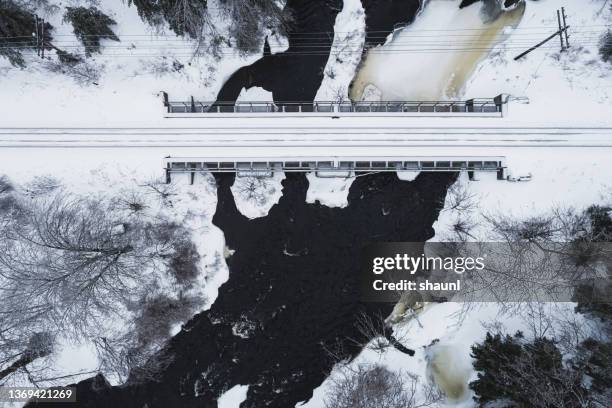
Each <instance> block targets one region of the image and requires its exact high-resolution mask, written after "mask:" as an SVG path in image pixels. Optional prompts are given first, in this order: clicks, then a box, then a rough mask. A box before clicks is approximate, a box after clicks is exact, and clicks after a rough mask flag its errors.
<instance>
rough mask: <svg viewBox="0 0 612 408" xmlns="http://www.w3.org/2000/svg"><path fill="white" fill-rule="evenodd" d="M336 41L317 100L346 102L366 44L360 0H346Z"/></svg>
mask: <svg viewBox="0 0 612 408" xmlns="http://www.w3.org/2000/svg"><path fill="white" fill-rule="evenodd" d="M334 32H335V34H334V42H333V45H332V49H331V52H330V55H329V59H328V61H327V65H326V66H325V71H324V74H325V76H324V77H323V82H322V83H321V87H320V88H319V91H318V92H317V96H316V97H315V100H318V101H343V100H347V99H348V89H349V85H350V83H351V81H352V80H353V77H354V76H355V71H356V70H357V66H358V65H359V63H360V62H361V50H363V47H364V45H365V37H366V35H365V32H366V25H365V12H364V10H363V6H362V4H361V1H360V0H344V7H343V8H342V11H341V12H340V13H338V16H337V17H336V23H335V25H334Z"/></svg>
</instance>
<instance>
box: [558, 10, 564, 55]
mask: <svg viewBox="0 0 612 408" xmlns="http://www.w3.org/2000/svg"><path fill="white" fill-rule="evenodd" d="M557 21H558V22H559V31H558V33H559V40H561V52H563V51H565V44H564V43H563V26H562V25H561V12H560V11H559V10H557Z"/></svg>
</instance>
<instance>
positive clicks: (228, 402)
mask: <svg viewBox="0 0 612 408" xmlns="http://www.w3.org/2000/svg"><path fill="white" fill-rule="evenodd" d="M248 391H249V386H248V385H235V386H234V387H232V388H230V389H229V390H227V391H226V392H225V393H223V395H221V397H219V400H218V401H217V405H218V407H219V408H240V404H241V403H243V402H244V400H246V398H247V392H248Z"/></svg>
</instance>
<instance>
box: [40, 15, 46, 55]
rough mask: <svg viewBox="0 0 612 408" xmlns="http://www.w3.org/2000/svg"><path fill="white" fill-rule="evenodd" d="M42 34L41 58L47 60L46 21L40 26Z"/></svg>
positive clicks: (43, 20)
mask: <svg viewBox="0 0 612 408" xmlns="http://www.w3.org/2000/svg"><path fill="white" fill-rule="evenodd" d="M40 32H41V36H40V37H41V38H40V43H41V47H40V48H41V58H43V59H44V58H45V19H44V18H43V19H42V24H41V26H40Z"/></svg>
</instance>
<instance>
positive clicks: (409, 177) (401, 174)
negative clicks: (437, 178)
mask: <svg viewBox="0 0 612 408" xmlns="http://www.w3.org/2000/svg"><path fill="white" fill-rule="evenodd" d="M419 174H421V172H420V171H398V172H397V178H398V179H400V180H403V181H414V179H416V178H417V177H418V175H419Z"/></svg>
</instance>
